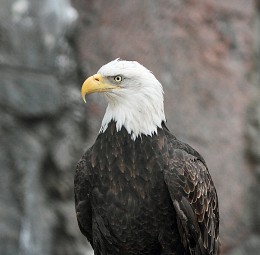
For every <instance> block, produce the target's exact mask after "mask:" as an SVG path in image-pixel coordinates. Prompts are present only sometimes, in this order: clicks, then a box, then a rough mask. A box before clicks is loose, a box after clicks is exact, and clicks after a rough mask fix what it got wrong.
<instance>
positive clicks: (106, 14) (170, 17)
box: [73, 0, 255, 253]
mask: <svg viewBox="0 0 260 255" xmlns="http://www.w3.org/2000/svg"><path fill="white" fill-rule="evenodd" d="M73 3H74V6H75V8H76V9H77V10H78V11H79V14H80V25H79V35H78V38H77V42H76V43H77V47H78V54H79V58H80V60H81V62H82V66H83V69H84V70H83V71H84V74H85V75H86V76H87V75H89V74H92V73H95V72H96V71H97V70H98V69H99V67H100V66H101V65H103V64H105V63H106V62H108V61H110V60H112V59H115V58H117V57H120V58H122V59H128V60H137V61H139V62H140V63H142V64H143V65H144V66H146V67H147V68H149V69H150V70H152V71H153V72H154V74H155V75H156V77H157V78H158V79H159V80H160V81H161V82H162V84H163V86H164V89H165V108H166V116H167V119H168V127H169V129H170V130H171V131H172V132H173V133H174V134H175V135H176V136H177V137H178V138H180V139H181V140H184V141H186V142H188V143H189V144H191V145H192V146H193V147H195V148H196V149H197V150H198V151H199V152H201V154H202V155H203V156H204V157H205V159H206V161H207V164H208V167H209V168H210V172H211V174H212V177H213V179H214V182H215V185H216V187H217V190H218V194H219V202H220V216H221V239H222V247H223V249H222V251H223V253H224V251H226V250H227V249H229V248H231V247H232V246H234V245H236V243H239V242H240V241H242V240H243V239H244V238H245V236H246V235H247V234H248V232H249V231H250V229H249V226H248V221H247V217H246V216H245V215H246V214H247V213H248V208H247V201H246V194H247V190H248V188H249V187H250V185H251V183H252V177H251V173H250V171H249V168H250V167H249V165H248V163H247V161H246V159H245V156H244V150H245V143H244V126H245V123H244V120H245V112H246V108H247V105H248V103H249V101H250V98H251V93H252V92H253V85H252V84H251V83H250V81H249V79H248V76H249V73H250V72H251V70H252V68H253V51H252V49H253V40H254V31H253V28H252V26H251V23H252V18H253V16H254V15H255V12H254V11H255V7H254V1H253V0H248V1H244V0H230V1H226V0H220V1H213V0H212V1H211V0H200V1H197V0H196V1H195V0H190V1H181V0H175V1H169V0H163V1H124V2H122V1H118V0H117V1H101V0H96V1H88V3H87V4H86V1H83V0H74V1H73ZM99 98H100V95H93V96H90V97H89V98H88V100H89V102H88V103H87V107H89V109H91V110H89V121H90V125H91V130H92V131H91V132H90V136H89V141H88V143H89V144H90V143H91V142H92V141H93V140H94V138H95V137H96V134H97V132H98V129H99V127H100V123H101V119H102V116H103V114H104V110H105V105H106V104H105V102H100V101H102V100H100V99H99ZM92 110H93V111H92Z"/></svg>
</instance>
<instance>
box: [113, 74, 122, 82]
mask: <svg viewBox="0 0 260 255" xmlns="http://www.w3.org/2000/svg"><path fill="white" fill-rule="evenodd" d="M114 80H115V81H116V82H120V81H122V76H120V75H117V76H115V77H114Z"/></svg>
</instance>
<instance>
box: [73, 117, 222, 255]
mask: <svg viewBox="0 0 260 255" xmlns="http://www.w3.org/2000/svg"><path fill="white" fill-rule="evenodd" d="M75 202H76V212H77V219H78V223H79V227H80V230H81V231H82V233H83V234H84V235H85V236H86V237H87V238H88V240H89V241H90V243H91V245H92V247H93V249H94V251H95V254H96V255H106V254H111V255H117V254H118V255H119V254H122V255H124V254H125V255H128V254H129V255H130V254H140V255H141V254H143V255H145V254H157V255H159V254H177V255H185V254H186V255H188V254H194V255H200V254H201V255H206V254H209V255H216V254H219V213H218V199H217V194H216V190H215V188H214V184H213V182H212V180H211V177H210V175H209V172H208V169H207V167H206V164H205V161H204V160H203V158H202V157H201V156H200V155H199V154H198V153H197V152H196V151H195V150H194V149H192V148H191V147H190V146H189V145H187V144H184V143H182V142H180V141H179V140H177V139H176V138H175V137H174V136H173V135H171V134H170V133H169V131H168V130H167V128H166V127H165V125H164V124H163V128H161V129H159V128H158V133H157V135H153V136H141V137H138V138H137V139H136V140H135V141H133V140H132V139H131V135H129V134H128V133H127V131H126V130H125V129H124V128H122V130H121V131H118V132H117V131H116V126H115V123H114V122H111V123H110V124H109V125H108V128H107V130H106V131H105V132H104V133H101V134H99V136H98V138H97V140H96V142H95V144H94V145H93V146H92V147H91V148H90V149H89V150H88V151H87V152H86V153H85V154H84V156H83V157H82V159H81V160H80V161H79V163H78V165H77V169H76V174H75Z"/></svg>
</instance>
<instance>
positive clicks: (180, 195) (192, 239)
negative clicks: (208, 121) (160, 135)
mask: <svg viewBox="0 0 260 255" xmlns="http://www.w3.org/2000/svg"><path fill="white" fill-rule="evenodd" d="M168 163H169V167H168V169H166V170H165V171H164V179H165V182H166V184H167V187H168V190H169V193H170V196H171V199H172V202H173V204H174V208H175V210H176V214H177V221H178V228H179V233H180V236H181V239H182V242H183V245H184V247H185V248H186V249H187V251H189V252H190V254H194V255H216V254H219V212H218V198H217V193H216V190H215V187H214V184H213V182H212V179H211V177H210V175H209V172H208V169H207V167H206V166H205V165H204V164H203V162H202V161H201V160H199V159H198V158H197V157H195V156H192V155H190V154H189V153H187V152H186V151H184V150H181V149H177V150H174V151H173V153H172V155H171V156H170V158H169V162H168Z"/></svg>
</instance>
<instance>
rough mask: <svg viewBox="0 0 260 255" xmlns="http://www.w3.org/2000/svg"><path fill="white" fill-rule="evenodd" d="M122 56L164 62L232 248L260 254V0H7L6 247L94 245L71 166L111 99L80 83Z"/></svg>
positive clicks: (1, 101)
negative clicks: (79, 214)
mask: <svg viewBox="0 0 260 255" xmlns="http://www.w3.org/2000/svg"><path fill="white" fill-rule="evenodd" d="M117 57H120V58H122V59H129V60H137V61H139V62H140V63H142V64H144V65H145V66H146V67H148V68H149V69H150V70H152V71H153V72H154V74H155V75H156V76H157V78H158V79H159V80H160V81H161V82H162V83H163V86H164V89H165V107H166V116H167V119H168V127H169V129H170V130H171V131H172V132H173V133H174V134H175V135H176V136H177V137H178V138H180V139H181V140H183V141H185V142H188V143H189V144H191V145H192V146H193V147H195V148H196V149H197V150H198V151H200V152H201V154H202V155H203V156H204V158H205V159H206V161H207V163H208V166H209V168H210V171H211V174H212V177H213V179H214V182H215V185H216V187H217V190H218V194H219V202H220V216H221V239H222V254H228V255H244V254H245V255H253V254H254V255H256V254H259V250H260V200H259V197H260V2H259V0H258V1H257V0H247V1H245V0H229V1H226V0H218V1H214V0H196V1H195V0H185V1H183V0H162V1H157V0H152V1H151V0H143V1H138V0H132V1H119V0H111V1H105V0H95V1H93V0H71V1H69V0H45V1H43V0H0V77H1V78H0V139H1V140H0V141H1V142H0V254H1V255H2V254H3V255H16V254H17V255H18V254H19V255H46V254H50V255H71V254H74V255H83V254H85V255H87V254H92V252H91V249H90V248H89V245H88V242H87V241H86V240H85V238H84V237H83V236H82V235H81V233H80V232H79V229H78V227H77V223H76V217H75V212H74V201H73V175H74V168H75V165H76V163H77V161H78V159H79V158H80V157H81V155H82V154H83V152H84V151H85V150H86V149H87V148H88V147H89V146H90V145H91V143H92V142H93V141H94V139H95V137H96V136H97V133H98V130H99V127H100V123H101V120H102V116H103V114H104V111H105V106H106V104H105V100H103V99H102V96H101V95H91V96H89V97H88V98H87V104H86V105H84V103H83V101H82V99H81V96H80V88H81V84H82V81H83V80H84V78H85V77H87V76H88V75H90V74H92V73H95V72H96V71H97V70H98V69H99V67H100V66H101V65H103V64H104V63H106V62H108V61H110V60H113V59H115V58H117Z"/></svg>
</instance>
